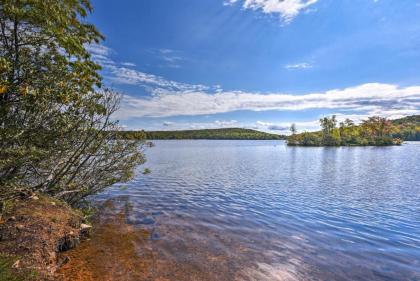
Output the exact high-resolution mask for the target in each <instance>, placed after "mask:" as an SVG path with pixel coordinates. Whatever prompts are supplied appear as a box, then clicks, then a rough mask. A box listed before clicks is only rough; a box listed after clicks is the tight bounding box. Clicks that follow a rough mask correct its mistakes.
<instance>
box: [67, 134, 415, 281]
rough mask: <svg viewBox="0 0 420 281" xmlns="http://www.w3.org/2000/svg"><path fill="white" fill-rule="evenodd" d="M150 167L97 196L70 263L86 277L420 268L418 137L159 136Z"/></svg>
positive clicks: (370, 274) (309, 274) (337, 274)
mask: <svg viewBox="0 0 420 281" xmlns="http://www.w3.org/2000/svg"><path fill="white" fill-rule="evenodd" d="M147 167H149V168H151V170H152V173H151V174H149V175H147V176H144V175H139V177H138V178H137V179H136V180H134V181H133V182H131V183H129V184H128V185H127V186H123V185H117V186H114V187H112V188H111V189H109V190H107V191H106V192H104V193H102V194H100V195H99V196H97V197H95V198H94V200H96V201H97V202H98V204H102V209H101V212H100V216H99V218H98V220H99V222H98V223H97V224H96V225H97V228H96V230H95V234H94V239H92V240H91V241H89V242H87V243H84V244H82V246H81V247H80V248H79V249H76V251H73V252H70V253H69V254H70V255H74V258H72V256H71V257H70V262H69V263H68V264H67V265H66V267H67V268H65V269H64V272H66V270H67V273H68V272H69V269H71V268H75V269H76V270H74V274H76V275H77V276H84V277H85V279H80V280H89V279H88V278H87V277H86V276H89V278H90V280H420V238H419V237H420V185H419V182H420V173H419V171H420V143H409V144H406V145H404V146H401V147H363V148H299V147H286V146H285V145H284V144H283V143H281V142H276V141H157V142H156V147H155V148H153V149H151V150H149V151H148V163H147ZM139 174H140V173H139ZM76 256H77V258H75V257H76ZM76 275H75V276H76ZM73 277H74V276H73ZM69 280H75V279H69Z"/></svg>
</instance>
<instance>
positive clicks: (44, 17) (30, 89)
mask: <svg viewBox="0 0 420 281" xmlns="http://www.w3.org/2000/svg"><path fill="white" fill-rule="evenodd" d="M91 10H92V7H91V6H90V4H89V1H87V0H64V1H53V0H18V1H16V0H3V1H2V2H1V4H0V28H1V33H0V57H1V60H0V200H5V199H7V198H12V197H14V196H15V195H16V194H17V193H19V192H21V191H27V190H30V191H36V192H41V193H46V194H48V195H51V196H55V197H58V198H61V199H64V200H66V201H67V202H69V203H71V204H75V203H77V202H78V201H79V200H80V199H82V198H84V197H85V196H88V195H89V194H92V193H95V192H97V191H99V190H101V189H103V188H105V187H106V186H109V185H111V184H113V183H115V182H119V181H126V180H128V179H130V178H131V177H132V175H133V170H134V167H135V166H136V165H138V164H140V163H143V162H144V157H143V154H142V151H141V144H142V141H141V140H139V139H135V140H125V139H120V138H118V137H117V133H118V123H117V122H115V121H111V115H112V114H113V113H114V112H115V111H116V110H117V109H118V104H119V96H118V94H116V93H115V92H113V91H111V90H106V89H105V90H100V88H99V87H100V86H101V77H100V75H99V74H98V70H99V69H100V66H99V65H97V64H96V63H94V62H93V61H92V59H91V56H90V54H89V53H88V51H87V49H86V48H85V46H86V45H87V44H91V43H98V42H99V41H100V40H101V39H102V35H101V34H100V33H99V32H98V31H97V30H96V28H95V27H94V26H93V25H91V24H89V23H86V21H85V18H86V17H87V15H88V14H89V13H90V12H91Z"/></svg>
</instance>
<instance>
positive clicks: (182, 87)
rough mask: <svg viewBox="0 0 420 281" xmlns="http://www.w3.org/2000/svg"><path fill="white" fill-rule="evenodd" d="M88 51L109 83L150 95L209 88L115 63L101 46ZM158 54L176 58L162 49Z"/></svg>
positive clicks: (170, 51) (167, 58)
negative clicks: (144, 90) (148, 92)
mask: <svg viewBox="0 0 420 281" xmlns="http://www.w3.org/2000/svg"><path fill="white" fill-rule="evenodd" d="M86 48H87V49H88V51H89V52H90V53H91V55H92V58H93V59H94V60H95V61H96V62H97V63H99V64H100V65H102V66H103V67H104V71H105V73H104V76H105V78H106V79H108V80H109V81H111V82H113V83H116V84H126V85H138V86H142V87H145V88H146V89H148V90H149V91H151V92H152V93H156V94H157V93H161V92H166V91H172V92H175V91H181V92H189V91H207V90H209V89H210V87H207V86H204V85H200V84H196V85H194V84H188V83H181V82H177V81H173V80H169V79H165V78H163V77H161V76H158V75H154V74H149V73H145V72H142V71H138V70H136V69H135V67H136V64H134V63H132V62H122V63H119V62H116V61H115V60H114V59H112V55H113V54H114V51H113V50H112V49H111V48H108V47H106V46H103V45H98V44H92V45H88V46H86ZM159 52H160V53H161V54H162V55H164V56H165V58H166V60H167V61H175V60H177V58H176V57H174V56H172V57H171V55H170V54H173V52H174V51H173V50H169V49H162V50H159Z"/></svg>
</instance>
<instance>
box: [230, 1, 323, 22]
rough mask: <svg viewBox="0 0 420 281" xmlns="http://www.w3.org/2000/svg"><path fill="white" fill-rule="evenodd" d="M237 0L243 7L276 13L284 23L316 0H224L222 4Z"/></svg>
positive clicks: (266, 12) (233, 2) (232, 3)
mask: <svg viewBox="0 0 420 281" xmlns="http://www.w3.org/2000/svg"><path fill="white" fill-rule="evenodd" d="M238 2H239V3H242V7H243V8H244V9H251V10H255V11H261V12H263V13H265V14H278V15H279V16H280V17H281V19H282V20H283V21H284V22H285V23H289V22H291V21H292V20H293V19H294V18H295V17H296V16H297V15H298V14H299V13H300V12H302V11H305V10H306V9H307V8H308V7H309V6H311V5H313V4H315V3H316V2H318V0H226V1H225V2H224V5H234V4H236V3H238Z"/></svg>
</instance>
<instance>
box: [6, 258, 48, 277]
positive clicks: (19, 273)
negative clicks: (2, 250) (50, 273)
mask: <svg viewBox="0 0 420 281" xmlns="http://www.w3.org/2000/svg"><path fill="white" fill-rule="evenodd" d="M16 262H18V258H17V257H13V256H7V255H4V254H0V281H31V280H33V281H35V280H40V275H39V274H38V273H37V272H36V271H33V270H25V269H21V270H17V269H15V268H13V265H14V264H15V263H16Z"/></svg>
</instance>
